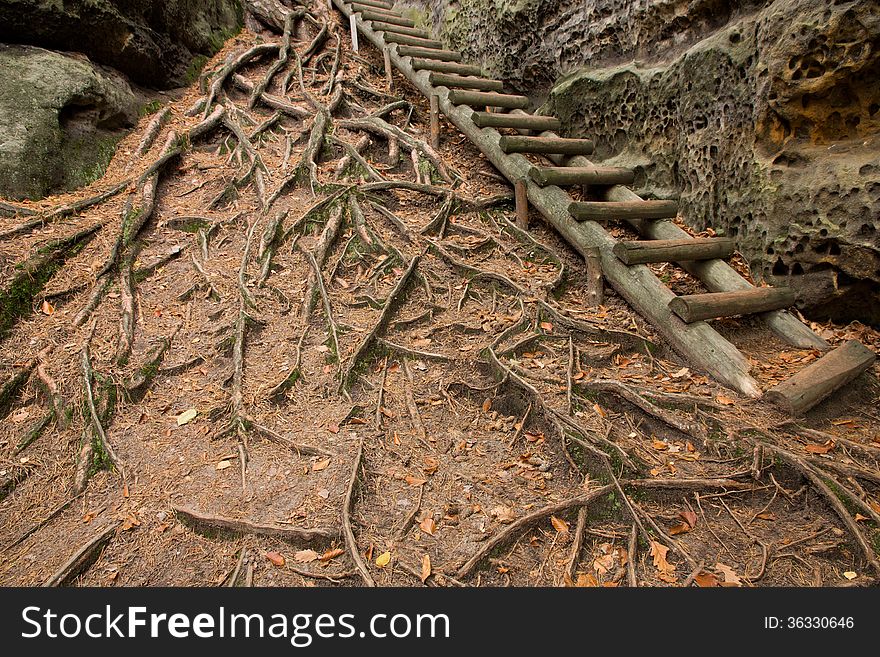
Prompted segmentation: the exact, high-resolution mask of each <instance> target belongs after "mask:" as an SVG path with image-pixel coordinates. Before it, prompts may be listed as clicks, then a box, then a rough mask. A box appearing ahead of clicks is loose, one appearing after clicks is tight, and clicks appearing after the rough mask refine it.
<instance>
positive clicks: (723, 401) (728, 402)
mask: <svg viewBox="0 0 880 657" xmlns="http://www.w3.org/2000/svg"><path fill="white" fill-rule="evenodd" d="M715 401H717V402H718V403H719V404H724V405H725V406H733V405H734V404H736V402H735V401H734V400H733V399H731V398H730V397H725V396H724V395H718V396H717V397H715Z"/></svg>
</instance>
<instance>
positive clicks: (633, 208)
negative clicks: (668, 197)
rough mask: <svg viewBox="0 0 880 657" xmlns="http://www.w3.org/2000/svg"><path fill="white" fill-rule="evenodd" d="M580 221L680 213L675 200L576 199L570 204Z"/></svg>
mask: <svg viewBox="0 0 880 657" xmlns="http://www.w3.org/2000/svg"><path fill="white" fill-rule="evenodd" d="M568 211H569V213H571V216H572V217H574V218H575V219H577V220H578V221H611V220H622V221H629V220H631V219H671V218H672V217H675V216H676V215H677V214H678V203H676V202H675V201H641V200H639V201H622V202H621V201H618V202H612V201H574V202H573V203H572V204H571V205H569V206H568Z"/></svg>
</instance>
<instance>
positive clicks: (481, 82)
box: [428, 73, 504, 91]
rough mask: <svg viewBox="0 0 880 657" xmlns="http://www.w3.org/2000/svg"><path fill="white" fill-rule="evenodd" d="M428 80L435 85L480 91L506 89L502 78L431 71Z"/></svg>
mask: <svg viewBox="0 0 880 657" xmlns="http://www.w3.org/2000/svg"><path fill="white" fill-rule="evenodd" d="M428 80H430V82H431V85H432V86H435V87H447V88H449V89H456V88H457V89H476V90H478V91H504V83H503V82H502V81H501V80H490V79H489V78H478V77H473V76H464V75H448V74H446V73H431V74H430V75H429V76H428Z"/></svg>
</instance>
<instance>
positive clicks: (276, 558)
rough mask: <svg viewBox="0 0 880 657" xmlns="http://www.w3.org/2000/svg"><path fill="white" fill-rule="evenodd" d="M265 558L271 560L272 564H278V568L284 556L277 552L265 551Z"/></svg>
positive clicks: (281, 564)
mask: <svg viewBox="0 0 880 657" xmlns="http://www.w3.org/2000/svg"><path fill="white" fill-rule="evenodd" d="M266 558H267V559H268V560H269V561H271V562H272V564H273V565H275V566H278V567H279V568H281V566H283V565H284V557H282V556H281V555H280V554H278V553H277V552H267V553H266Z"/></svg>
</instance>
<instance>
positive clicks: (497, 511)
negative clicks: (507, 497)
mask: <svg viewBox="0 0 880 657" xmlns="http://www.w3.org/2000/svg"><path fill="white" fill-rule="evenodd" d="M491 515H492V516H493V517H494V518H495V519H496V520H497V521H498V522H503V523H505V524H506V523H510V522H513V521H514V520H516V513H514V511H513V509H511V508H510V507H509V506H496V507H495V508H494V509H492V511H491Z"/></svg>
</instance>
